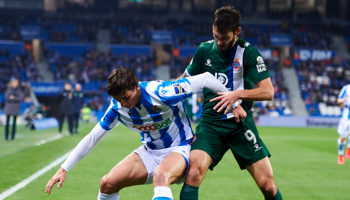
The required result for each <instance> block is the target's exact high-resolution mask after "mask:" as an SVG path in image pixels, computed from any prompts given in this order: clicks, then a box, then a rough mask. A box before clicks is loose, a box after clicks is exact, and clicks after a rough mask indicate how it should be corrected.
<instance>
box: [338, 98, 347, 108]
mask: <svg viewBox="0 0 350 200" xmlns="http://www.w3.org/2000/svg"><path fill="white" fill-rule="evenodd" d="M345 101H346V99H345V98H342V99H337V103H338V105H339V107H340V108H343V107H344V102H345Z"/></svg>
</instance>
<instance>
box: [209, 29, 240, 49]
mask: <svg viewBox="0 0 350 200" xmlns="http://www.w3.org/2000/svg"><path fill="white" fill-rule="evenodd" d="M237 33H239V32H238V31H237ZM213 36H214V39H215V42H216V45H217V46H218V49H219V51H221V52H225V51H227V50H229V49H230V48H231V47H233V45H234V44H235V42H236V41H237V38H238V34H235V33H233V32H232V31H229V32H227V33H225V34H223V33H220V32H219V31H218V30H217V27H216V26H213Z"/></svg>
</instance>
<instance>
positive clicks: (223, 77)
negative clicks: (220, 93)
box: [215, 72, 228, 86]
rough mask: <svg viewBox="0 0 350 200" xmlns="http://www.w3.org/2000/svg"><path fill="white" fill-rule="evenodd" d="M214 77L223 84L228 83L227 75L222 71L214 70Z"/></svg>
mask: <svg viewBox="0 0 350 200" xmlns="http://www.w3.org/2000/svg"><path fill="white" fill-rule="evenodd" d="M215 78H216V79H218V80H219V81H220V82H221V83H222V84H223V85H224V86H226V85H227V83H228V78H227V75H226V74H224V73H217V72H215Z"/></svg>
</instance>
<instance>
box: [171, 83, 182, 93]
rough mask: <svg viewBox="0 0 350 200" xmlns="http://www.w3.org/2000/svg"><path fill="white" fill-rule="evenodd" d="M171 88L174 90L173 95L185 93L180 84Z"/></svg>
mask: <svg viewBox="0 0 350 200" xmlns="http://www.w3.org/2000/svg"><path fill="white" fill-rule="evenodd" d="M173 87H174V90H175V94H177V95H179V94H183V93H185V89H184V88H183V87H182V86H181V85H180V84H178V83H177V84H174V85H173Z"/></svg>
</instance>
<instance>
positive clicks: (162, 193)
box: [152, 186, 173, 199]
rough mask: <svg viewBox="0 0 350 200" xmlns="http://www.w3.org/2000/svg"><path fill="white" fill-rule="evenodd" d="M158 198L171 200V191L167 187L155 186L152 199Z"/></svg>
mask: <svg viewBox="0 0 350 200" xmlns="http://www.w3.org/2000/svg"><path fill="white" fill-rule="evenodd" d="M158 197H166V198H169V199H173V194H172V193H171V189H170V188H169V187H167V186H157V187H155V188H154V195H153V198H152V199H156V198H158Z"/></svg>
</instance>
